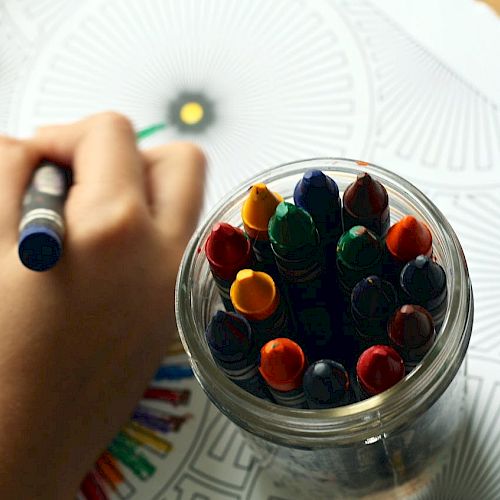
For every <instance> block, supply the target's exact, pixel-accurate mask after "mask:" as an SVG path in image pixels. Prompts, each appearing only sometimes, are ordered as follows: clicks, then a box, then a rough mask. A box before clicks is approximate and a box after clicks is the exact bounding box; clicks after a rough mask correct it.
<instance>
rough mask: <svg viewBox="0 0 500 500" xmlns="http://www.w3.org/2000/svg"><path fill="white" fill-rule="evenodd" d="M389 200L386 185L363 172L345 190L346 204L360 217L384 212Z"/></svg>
mask: <svg viewBox="0 0 500 500" xmlns="http://www.w3.org/2000/svg"><path fill="white" fill-rule="evenodd" d="M388 202H389V198H388V195H387V191H386V190H385V188H384V186H382V184H381V183H380V182H378V181H376V180H374V179H373V178H372V177H371V176H370V174H368V173H366V172H362V173H360V174H358V176H357V178H356V180H355V181H354V182H353V183H352V184H351V185H349V186H348V187H347V189H346V190H345V192H344V206H345V208H346V209H348V210H349V211H350V212H352V213H353V214H356V215H357V216H359V217H369V216H372V215H373V214H374V213H379V212H382V211H383V210H384V209H385V208H386V207H387V204H388Z"/></svg>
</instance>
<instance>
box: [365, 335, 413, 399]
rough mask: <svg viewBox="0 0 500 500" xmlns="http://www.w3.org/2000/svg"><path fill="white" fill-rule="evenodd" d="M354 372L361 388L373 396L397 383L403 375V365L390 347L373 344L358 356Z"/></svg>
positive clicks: (399, 357)
mask: <svg viewBox="0 0 500 500" xmlns="http://www.w3.org/2000/svg"><path fill="white" fill-rule="evenodd" d="M356 374H357V376H358V380H359V383H360V385H361V387H362V389H363V390H364V391H365V392H367V393H368V394H369V395H371V396H374V395H376V394H380V393H381V392H384V391H385V390H387V389H389V388H390V387H392V386H393V385H395V384H397V383H398V382H399V381H400V380H401V379H402V378H403V377H404V376H405V367H404V362H403V360H402V359H401V356H400V355H399V354H398V353H397V352H396V351H395V350H394V349H393V348H392V347H389V346H386V345H374V346H372V347H370V348H368V349H367V350H366V351H364V352H363V354H361V356H360V357H359V359H358V362H357V364H356Z"/></svg>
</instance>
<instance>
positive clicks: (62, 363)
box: [0, 113, 205, 500]
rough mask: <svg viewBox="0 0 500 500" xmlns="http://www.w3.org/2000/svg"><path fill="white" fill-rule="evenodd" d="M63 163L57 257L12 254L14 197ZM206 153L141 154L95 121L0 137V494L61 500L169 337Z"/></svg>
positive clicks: (122, 131)
mask: <svg viewBox="0 0 500 500" xmlns="http://www.w3.org/2000/svg"><path fill="white" fill-rule="evenodd" d="M42 157H44V158H47V159H49V160H52V161H56V162H62V163H65V164H71V165H72V166H73V172H74V176H73V186H72V187H71V189H70V192H69V194H68V198H67V201H66V205H65V214H64V216H65V222H66V235H65V241H64V253H63V256H62V258H61V260H60V261H59V262H58V263H57V265H56V266H55V267H54V268H52V269H50V270H48V271H45V272H43V273H37V272H34V271H31V270H28V269H27V268H25V267H24V266H23V265H22V264H21V262H20V260H19V257H18V255H17V239H18V224H19V218H20V210H21V201H22V197H23V194H24V191H25V189H26V186H27V184H28V182H29V180H30V176H31V173H32V171H33V169H34V168H35V166H36V165H37V163H38V161H39V160H40V159H41V158H42ZM204 163H205V161H204V157H203V155H202V153H201V152H200V151H199V150H198V149H197V148H196V147H195V146H192V145H189V144H184V143H177V144H172V145H169V146H165V147H162V148H157V149H156V150H152V151H149V152H144V153H141V152H139V151H138V149H137V147H136V143H135V136H134V132H133V130H132V127H131V125H130V123H129V122H128V121H127V120H126V119H125V118H124V117H122V116H120V115H117V114H114V113H104V114H100V115H96V116H93V117H90V118H87V119H85V120H83V121H80V122H78V123H75V124H72V125H69V126H55V127H47V128H44V129H42V130H40V131H39V133H38V134H37V136H36V137H35V138H34V139H32V140H29V141H17V140H13V139H8V138H3V137H0V186H1V196H0V228H1V231H0V498H15V499H20V500H21V499H33V498H37V499H38V498H39V499H45V498H47V499H51V500H54V499H60V498H61V499H62V498H64V499H66V498H73V497H74V494H75V492H76V490H77V489H78V485H79V483H80V480H81V479H82V477H83V476H84V475H85V473H86V471H87V470H88V469H89V468H90V467H91V466H92V464H93V461H94V460H95V459H96V458H97V457H98V455H99V454H100V452H101V451H102V450H103V449H104V448H105V447H106V445H107V444H108V442H109V441H110V440H111V439H112V437H113V435H114V434H115V433H116V432H117V431H118V430H119V428H120V426H121V425H122V424H124V423H125V422H126V420H127V418H128V416H129V414H130V412H131V411H132V409H133V407H134V405H135V403H136V402H137V401H138V399H139V398H140V396H141V394H142V392H143V390H144V388H145V386H146V384H147V382H148V380H149V379H150V377H151V376H152V375H153V374H154V371H155V369H156V368H157V367H158V365H159V363H160V360H161V358H162V356H163V353H164V352H165V347H166V345H167V343H168V341H169V338H170V339H172V337H173V336H174V335H175V331H176V329H175V318H174V285H175V278H176V274H177V268H178V265H179V261H180V258H181V255H182V252H183V250H184V246H185V244H186V242H187V240H188V238H189V236H190V235H191V232H192V230H193V228H194V227H195V225H196V221H197V217H198V213H199V210H200V206H201V202H202V190H203V179H204Z"/></svg>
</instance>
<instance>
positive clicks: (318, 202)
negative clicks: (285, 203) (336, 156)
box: [293, 170, 343, 269]
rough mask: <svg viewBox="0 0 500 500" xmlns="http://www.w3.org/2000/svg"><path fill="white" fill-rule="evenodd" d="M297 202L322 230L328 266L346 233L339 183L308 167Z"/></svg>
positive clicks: (321, 240)
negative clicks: (338, 242) (343, 226)
mask: <svg viewBox="0 0 500 500" xmlns="http://www.w3.org/2000/svg"><path fill="white" fill-rule="evenodd" d="M293 201H294V202H295V205H297V206H298V207H300V208H303V209H304V210H306V211H307V212H308V213H309V214H310V215H311V217H312V219H313V221H314V224H315V225H316V229H317V230H318V234H319V240H320V245H321V247H322V250H323V257H324V259H325V263H326V265H328V262H334V261H335V257H334V256H335V247H336V245H337V241H338V239H339V238H340V235H341V234H342V232H343V231H342V206H341V202H340V196H339V188H338V186H337V183H336V182H335V181H334V180H333V179H332V178H331V177H329V176H327V175H325V174H324V173H323V172H321V170H308V171H307V172H305V174H304V175H303V177H302V179H301V180H300V181H299V182H298V183H297V185H296V186H295V189H294V192H293ZM333 269H334V266H333Z"/></svg>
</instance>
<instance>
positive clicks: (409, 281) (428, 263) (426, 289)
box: [400, 255, 446, 305]
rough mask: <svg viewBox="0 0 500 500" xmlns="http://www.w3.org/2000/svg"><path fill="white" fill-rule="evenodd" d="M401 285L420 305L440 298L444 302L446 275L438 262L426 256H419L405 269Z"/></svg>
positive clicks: (402, 273)
mask: <svg viewBox="0 0 500 500" xmlns="http://www.w3.org/2000/svg"><path fill="white" fill-rule="evenodd" d="M400 285H401V288H402V289H403V291H404V292H405V293H406V294H407V295H408V296H410V297H411V298H412V299H414V300H416V301H417V303H418V304H419V305H420V304H422V305H425V304H426V303H427V302H429V301H430V300H432V299H437V298H439V297H441V298H442V300H443V301H444V299H445V296H446V273H445V272H444V269H443V268H442V267H441V266H440V265H439V264H438V263H437V262H434V261H432V260H431V259H430V258H429V257H427V256H425V255H419V256H418V257H417V258H416V259H414V260H412V261H410V262H408V263H407V264H406V265H405V267H403V270H402V271H401V276H400Z"/></svg>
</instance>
